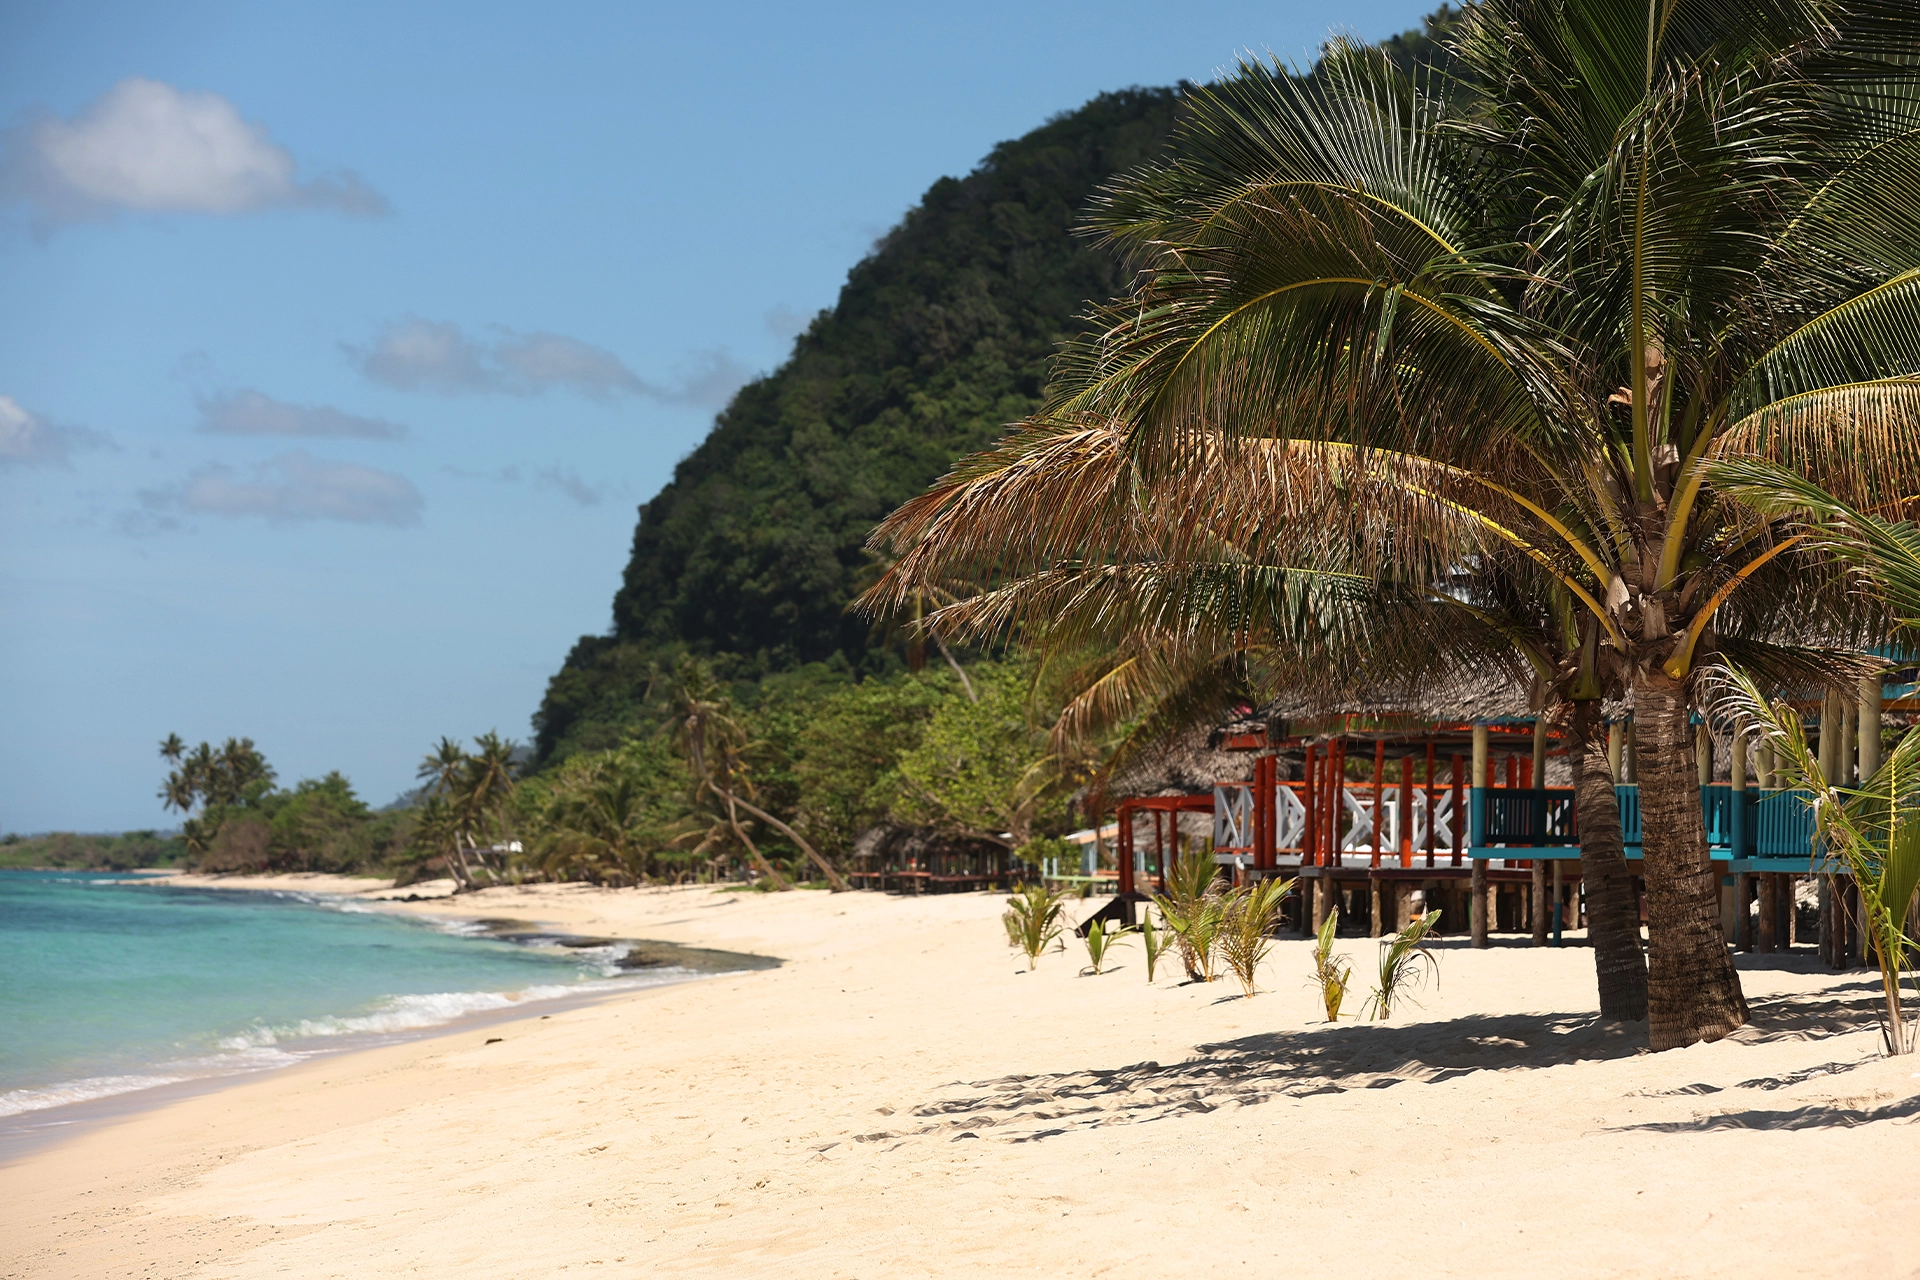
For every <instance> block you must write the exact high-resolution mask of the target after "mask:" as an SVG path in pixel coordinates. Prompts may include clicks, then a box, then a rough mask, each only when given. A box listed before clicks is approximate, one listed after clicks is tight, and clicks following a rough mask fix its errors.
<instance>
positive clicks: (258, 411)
mask: <svg viewBox="0 0 1920 1280" xmlns="http://www.w3.org/2000/svg"><path fill="white" fill-rule="evenodd" d="M200 429H201V430H202V431H206V432H211V433H212V434H214V435H226V436H312V437H342V436H353V437H358V438H360V439H364V440H398V439H399V438H400V437H401V436H404V435H406V434H407V429H406V428H405V427H403V426H401V425H400V424H399V423H397V422H388V421H387V420H386V419H384V418H362V417H360V416H358V415H357V414H351V413H343V412H341V411H340V410H338V409H335V408H333V407H332V406H330V405H324V404H317V405H297V404H285V403H283V402H281V401H279V400H275V399H274V398H273V397H272V396H269V395H264V394H262V393H261V392H258V391H254V390H252V389H250V388H242V389H241V390H239V391H234V392H230V393H228V394H226V395H223V396H215V397H212V398H211V399H206V400H202V401H201V402H200Z"/></svg>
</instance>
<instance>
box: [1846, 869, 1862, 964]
mask: <svg viewBox="0 0 1920 1280" xmlns="http://www.w3.org/2000/svg"><path fill="white" fill-rule="evenodd" d="M1864 921H1866V915H1864V912H1860V887H1859V885H1855V883H1853V877H1851V875H1849V877H1847V942H1849V946H1847V967H1849V969H1864V967H1866V929H1864Z"/></svg>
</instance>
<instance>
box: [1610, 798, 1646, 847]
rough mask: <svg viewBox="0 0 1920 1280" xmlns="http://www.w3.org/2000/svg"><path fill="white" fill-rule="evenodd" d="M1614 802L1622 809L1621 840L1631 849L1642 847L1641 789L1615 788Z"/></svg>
mask: <svg viewBox="0 0 1920 1280" xmlns="http://www.w3.org/2000/svg"><path fill="white" fill-rule="evenodd" d="M1613 802H1614V804H1615V805H1617V806H1618V807H1619V809H1620V840H1621V843H1623V844H1625V845H1626V846H1627V847H1628V848H1630V849H1637V848H1639V847H1640V788H1639V787H1615V788H1614V789H1613Z"/></svg>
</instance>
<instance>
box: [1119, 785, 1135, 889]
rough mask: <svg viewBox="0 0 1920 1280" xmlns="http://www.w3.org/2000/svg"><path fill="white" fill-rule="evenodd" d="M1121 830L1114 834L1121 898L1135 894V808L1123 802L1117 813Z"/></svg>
mask: <svg viewBox="0 0 1920 1280" xmlns="http://www.w3.org/2000/svg"><path fill="white" fill-rule="evenodd" d="M1115 820H1116V821H1117V822H1118V823H1119V828H1120V829H1119V830H1118V831H1116V832H1114V856H1115V857H1116V858H1118V859H1119V861H1120V896H1122V897H1125V896H1126V895H1128V894H1130V893H1132V892H1133V808H1132V806H1131V805H1129V804H1128V803H1127V802H1126V801H1124V800H1122V801H1121V802H1120V805H1119V809H1118V811H1117V813H1116V819H1115Z"/></svg>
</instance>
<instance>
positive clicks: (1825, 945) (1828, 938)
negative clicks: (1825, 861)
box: [1818, 876, 1840, 969]
mask: <svg viewBox="0 0 1920 1280" xmlns="http://www.w3.org/2000/svg"><path fill="white" fill-rule="evenodd" d="M1834 915H1835V912H1834V901H1833V877H1832V876H1821V877H1820V939H1819V943H1818V949H1819V953H1820V963H1821V964H1823V965H1825V966H1827V968H1829V969H1838V968H1839V967H1840V966H1839V965H1838V964H1836V963H1834V956H1835V954H1836V952H1835V949H1834V945H1833V935H1834V932H1835V925H1836V924H1837V921H1836V920H1835V919H1834Z"/></svg>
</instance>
